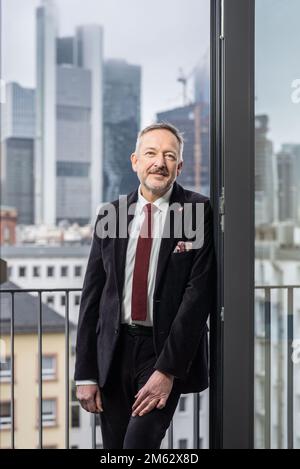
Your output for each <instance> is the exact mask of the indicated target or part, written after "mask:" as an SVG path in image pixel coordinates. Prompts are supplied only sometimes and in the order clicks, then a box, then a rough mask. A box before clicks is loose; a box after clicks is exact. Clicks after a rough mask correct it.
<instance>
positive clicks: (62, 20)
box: [1, 0, 210, 126]
mask: <svg viewBox="0 0 300 469" xmlns="http://www.w3.org/2000/svg"><path fill="white" fill-rule="evenodd" d="M40 3H41V2H40V0H31V1H30V2H26V5H24V2H20V0H10V1H9V2H8V1H6V0H4V1H3V2H2V10H3V18H4V19H5V21H3V45H2V54H1V55H2V57H1V59H2V74H3V78H4V80H5V81H8V82H10V81H16V82H18V83H20V84H21V85H22V86H24V87H35V86H36V83H35V37H34V36H35V24H34V21H35V10H36V8H37V7H38V6H39V5H40ZM56 5H57V7H58V8H57V11H58V20H59V21H58V31H57V36H59V37H62V36H70V35H74V32H75V29H76V27H78V26H80V25H84V24H90V23H92V24H95V23H97V24H99V25H100V26H102V27H103V29H104V59H107V58H124V59H126V60H127V61H128V62H129V63H131V64H133V65H140V66H141V67H142V70H143V77H142V80H143V86H142V106H141V112H142V115H141V125H142V126H144V125H147V124H148V123H150V122H153V121H154V120H155V115H156V114H157V112H160V111H165V110H167V109H170V108H173V107H178V106H180V105H182V85H181V84H180V83H178V82H177V78H178V76H179V68H182V69H183V71H184V73H185V74H186V75H189V74H190V73H191V72H193V71H194V69H195V67H196V66H197V65H198V64H199V63H201V61H202V60H203V57H204V56H205V54H206V56H207V51H208V49H209V34H210V24H209V1H208V0H202V1H201V2H199V1H197V0H190V5H189V8H188V9H186V8H184V7H182V5H183V3H182V2H180V1H179V0H176V1H175V2H174V1H173V2H171V1H170V0H167V1H165V2H164V3H163V4H160V3H159V1H158V0H155V1H154V2H152V5H151V10H150V11H149V12H147V15H146V16H145V6H144V4H141V2H138V1H137V0H130V2H129V4H128V2H127V3H126V5H123V4H121V5H120V3H118V4H117V7H116V2H102V4H101V5H99V4H97V5H96V3H95V1H94V0H87V1H86V2H85V4H84V8H82V7H81V2H78V1H77V0H75V1H72V8H71V2H70V1H69V0H63V1H60V2H57V1H56ZM128 10H129V11H132V12H134V15H135V16H134V15H128ZM15 11H18V16H17V17H16V15H15ZM116 11H119V12H118V14H117V15H116ZM157 11H159V16H158V15H157ZM170 11H171V12H172V22H170V21H168V20H167V18H168V12H170ZM126 15H127V16H126ZM124 18H126V21H124ZM161 18H162V19H161ZM192 18H195V21H194V22H191V19H192ZM7 24H9V25H10V27H9V28H7V27H6V25H7ZM187 26H188V28H187ZM149 28H150V29H149ZM149 30H150V31H151V33H150V34H149ZM187 31H188V34H187ZM124 38H126V39H124ZM161 38H163V39H164V40H161ZM166 38H167V40H166ZM195 44H198V45H197V47H195ZM170 46H171V47H170ZM11 51H17V52H16V53H15V54H12V53H11ZM166 57H167V60H166ZM191 78H192V77H191ZM188 92H189V93H188V96H189V98H190V99H192V94H193V90H192V80H190V82H189V88H188Z"/></svg>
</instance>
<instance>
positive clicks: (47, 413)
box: [42, 399, 56, 427]
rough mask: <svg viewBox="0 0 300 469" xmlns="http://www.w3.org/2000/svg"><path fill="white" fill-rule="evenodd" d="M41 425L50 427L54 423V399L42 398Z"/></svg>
mask: <svg viewBox="0 0 300 469" xmlns="http://www.w3.org/2000/svg"><path fill="white" fill-rule="evenodd" d="M42 421H43V426H45V427H51V426H53V425H55V424H56V400H55V399H44V400H43V405H42Z"/></svg>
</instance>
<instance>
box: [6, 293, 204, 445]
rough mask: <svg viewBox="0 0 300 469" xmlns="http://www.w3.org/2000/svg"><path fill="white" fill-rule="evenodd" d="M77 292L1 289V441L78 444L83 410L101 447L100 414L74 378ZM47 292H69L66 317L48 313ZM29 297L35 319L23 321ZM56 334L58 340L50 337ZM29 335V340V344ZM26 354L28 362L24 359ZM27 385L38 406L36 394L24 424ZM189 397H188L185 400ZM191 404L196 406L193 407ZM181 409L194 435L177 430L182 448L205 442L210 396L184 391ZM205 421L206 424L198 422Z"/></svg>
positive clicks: (167, 441)
mask: <svg viewBox="0 0 300 469" xmlns="http://www.w3.org/2000/svg"><path fill="white" fill-rule="evenodd" d="M78 292H79V293H80V292H81V289H63V288H62V289H57V288H56V289H18V288H2V289H0V299H1V306H2V307H1V315H0V324H1V339H0V345H1V355H0V358H1V360H0V362H1V368H0V386H1V388H2V389H3V392H2V393H1V396H2V398H1V401H2V402H1V417H0V435H1V434H2V438H1V441H2V447H5V448H8V447H9V448H12V449H14V448H24V447H35V448H39V449H43V448H50V447H52V448H53V447H59V448H73V447H74V446H75V445H74V441H72V432H73V431H74V430H75V431H76V430H77V429H78V427H79V426H80V423H79V422H80V415H82V414H83V415H84V418H85V422H86V426H85V438H86V431H87V433H88V441H89V448H92V449H95V448H101V447H102V444H101V441H102V438H101V432H100V425H99V423H100V422H99V417H98V416H97V415H94V414H87V413H86V412H85V411H84V410H82V409H79V407H80V406H79V403H78V401H76V396H75V386H74V383H73V385H72V384H71V383H72V382H73V370H74V360H75V356H74V355H75V347H74V344H75V337H76V326H75V324H74V323H72V322H71V321H70V307H71V306H70V305H71V301H70V298H71V295H72V294H74V293H77V294H78ZM46 293H51V295H55V294H59V295H62V294H63V295H64V296H65V301H64V305H65V308H64V310H65V314H64V317H62V316H59V315H57V313H56V312H54V310H52V311H53V313H54V314H55V315H56V320H55V321H51V319H50V317H49V315H50V310H51V308H49V304H48V305H47V304H45V303H43V297H44V294H46ZM29 294H30V295H29ZM28 297H30V300H29V301H30V305H31V306H30V308H31V313H30V314H31V319H28V318H27V319H26V321H22V311H23V312H24V313H25V311H26V310H27V309H28V304H26V302H27V301H28ZM25 298H26V300H25ZM33 309H34V311H33ZM30 321H31V323H30ZM55 322H56V324H55ZM24 323H25V324H24ZM53 334H54V337H55V342H54V341H53V340H52V339H51V335H53ZM20 337H25V338H27V342H25V341H24V339H23V338H22V343H19V344H18V341H20ZM50 339H51V340H50ZM28 341H29V342H30V344H31V345H29V344H28ZM30 346H33V347H34V348H35V349H36V350H35V351H34V352H33V353H32V356H33V360H36V365H33V364H31V363H30V364H28V362H31V359H30V358H28V356H29V355H28V348H29V347H30ZM53 348H54V349H55V354H56V355H55V356H56V361H55V360H54V358H52V360H51V357H54V352H53ZM23 360H24V363H25V364H24V365H21V363H22V361H23ZM27 364H28V365H27ZM20 368H23V369H24V368H26V370H27V373H26V370H25V373H24V370H23V372H22V370H20ZM18 388H19V389H18ZM20 388H21V389H22V392H21V391H20ZM23 390H24V391H23ZM28 390H29V392H30V394H31V398H32V399H30V397H29V396H28V407H30V406H31V407H32V408H33V407H34V403H33V402H32V401H34V397H33V396H36V410H33V413H34V412H35V414H36V418H35V417H33V418H31V420H30V417H27V423H26V426H25V427H26V428H24V421H25V419H26V413H25V414H24V409H22V411H21V413H22V418H20V416H19V415H18V412H20V407H21V405H20V403H19V398H18V396H19V395H20V393H21V394H23V393H25V392H27V393H28ZM188 399H189V402H188V403H186V400H188ZM62 409H63V410H62ZM187 409H188V410H189V411H187ZM190 409H192V411H191V412H190ZM178 410H179V415H180V417H181V419H183V417H184V420H185V422H186V420H187V419H188V422H186V424H187V425H188V427H189V430H188V433H189V437H190V438H188V439H186V438H183V437H182V435H180V434H178V435H177V437H178V438H177V440H178V446H179V447H181V448H182V449H183V448H188V447H191V448H200V447H205V446H207V445H208V397H206V398H205V399H203V396H202V395H201V398H200V393H195V394H193V395H192V396H190V397H189V398H186V397H185V398H184V402H183V401H182V402H179V404H178ZM87 416H88V419H87ZM28 418H29V420H28ZM177 418H178V417H177ZM82 420H83V419H82ZM174 420H175V418H174ZM21 421H22V422H21ZM66 422H69V424H66ZM87 422H88V423H87ZM201 422H204V424H203V425H202V424H201V425H200V423H201ZM175 425H176V423H175ZM20 427H22V428H23V429H22V428H20ZM175 431H176V428H175ZM175 431H174V421H173V422H172V423H171V425H170V427H169V429H168V432H167V435H166V437H165V438H164V440H163V442H162V448H168V449H173V448H174V447H176V446H174V433H175ZM18 432H19V435H18ZM34 432H35V434H36V432H37V438H36V444H35V443H34V444H33V443H31V446H29V443H28V441H29V439H28V435H29V434H31V433H34ZM51 432H52V434H54V432H56V438H58V440H59V441H58V443H59V444H57V441H56V443H55V444H53V441H54V440H53V438H52V436H51ZM26 433H27V435H26ZM8 435H9V438H8ZM22 435H23V436H22ZM8 439H9V441H8ZM23 439H24V441H23ZM4 441H5V442H4ZM31 441H32V439H31ZM3 442H4V443H3Z"/></svg>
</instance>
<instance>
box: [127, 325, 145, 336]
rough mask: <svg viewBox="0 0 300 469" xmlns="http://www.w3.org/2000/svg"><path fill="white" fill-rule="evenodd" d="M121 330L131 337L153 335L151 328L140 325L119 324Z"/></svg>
mask: <svg viewBox="0 0 300 469" xmlns="http://www.w3.org/2000/svg"><path fill="white" fill-rule="evenodd" d="M121 326H122V329H123V330H124V331H125V332H128V333H129V334H131V335H149V336H151V335H153V327H150V326H141V325H140V324H121Z"/></svg>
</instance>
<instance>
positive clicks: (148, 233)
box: [131, 203, 154, 321]
mask: <svg viewBox="0 0 300 469" xmlns="http://www.w3.org/2000/svg"><path fill="white" fill-rule="evenodd" d="M153 207H154V206H153V205H152V204H150V203H149V204H147V205H145V206H144V208H143V210H144V212H145V219H144V221H143V224H142V226H141V230H140V235H139V238H138V242H137V248H136V253H135V264H134V270H133V278H132V298H131V319H132V320H135V321H145V320H146V318H147V298H148V270H149V262H150V254H151V247H152V223H153Z"/></svg>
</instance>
